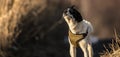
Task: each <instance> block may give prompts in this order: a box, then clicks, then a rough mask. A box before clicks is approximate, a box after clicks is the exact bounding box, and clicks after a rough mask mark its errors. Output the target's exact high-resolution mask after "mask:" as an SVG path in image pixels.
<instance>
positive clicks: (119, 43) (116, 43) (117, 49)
mask: <svg viewBox="0 0 120 57" xmlns="http://www.w3.org/2000/svg"><path fill="white" fill-rule="evenodd" d="M114 35H115V39H113V40H112V43H111V44H109V47H110V49H111V50H110V51H109V50H108V49H107V48H106V47H105V46H104V47H105V49H106V51H105V52H104V55H102V56H101V57H120V38H119V36H118V33H117V31H116V29H114Z"/></svg>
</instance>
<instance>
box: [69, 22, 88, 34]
mask: <svg viewBox="0 0 120 57" xmlns="http://www.w3.org/2000/svg"><path fill="white" fill-rule="evenodd" d="M69 28H70V31H71V32H72V33H74V34H81V33H85V32H86V29H87V26H85V24H83V23H79V24H76V25H71V26H69Z"/></svg>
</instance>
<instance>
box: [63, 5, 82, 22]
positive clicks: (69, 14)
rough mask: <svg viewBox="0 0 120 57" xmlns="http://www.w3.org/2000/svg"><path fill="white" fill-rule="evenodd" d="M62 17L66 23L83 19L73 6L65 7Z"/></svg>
mask: <svg viewBox="0 0 120 57" xmlns="http://www.w3.org/2000/svg"><path fill="white" fill-rule="evenodd" d="M63 17H64V19H65V20H66V22H67V23H70V22H74V23H75V22H81V21H82V20H83V19H82V16H81V14H80V13H79V12H78V11H77V10H76V9H75V8H74V6H72V7H68V8H67V9H65V10H64V12H63Z"/></svg>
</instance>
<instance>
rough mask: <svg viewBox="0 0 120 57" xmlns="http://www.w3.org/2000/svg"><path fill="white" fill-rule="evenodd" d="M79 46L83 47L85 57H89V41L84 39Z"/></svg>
mask: <svg viewBox="0 0 120 57" xmlns="http://www.w3.org/2000/svg"><path fill="white" fill-rule="evenodd" d="M78 44H79V46H80V47H81V49H82V51H83V53H84V57H89V52H88V49H87V47H88V45H87V40H86V39H83V40H81V41H79V43H78Z"/></svg>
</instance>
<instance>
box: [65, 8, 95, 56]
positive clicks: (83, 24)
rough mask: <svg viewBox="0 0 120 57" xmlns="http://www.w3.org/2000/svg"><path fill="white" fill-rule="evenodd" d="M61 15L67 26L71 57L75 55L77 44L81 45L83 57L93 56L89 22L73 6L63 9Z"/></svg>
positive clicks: (91, 29) (91, 30)
mask: <svg viewBox="0 0 120 57" xmlns="http://www.w3.org/2000/svg"><path fill="white" fill-rule="evenodd" d="M63 17H64V19H65V21H66V23H67V24H68V26H69V31H70V32H69V44H70V55H71V57H76V47H77V46H78V47H81V49H82V51H83V53H84V57H93V49H92V42H91V40H90V38H91V34H92V32H93V27H92V25H91V23H90V22H88V21H86V20H85V19H83V18H82V16H81V14H80V13H79V12H78V11H77V10H76V9H75V8H74V7H73V6H72V7H69V8H67V9H65V10H64V12H63ZM71 35H72V36H71ZM75 44H77V46H76V45H75Z"/></svg>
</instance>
